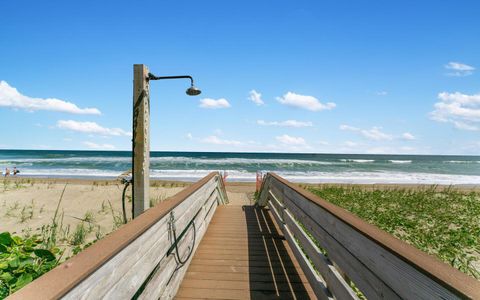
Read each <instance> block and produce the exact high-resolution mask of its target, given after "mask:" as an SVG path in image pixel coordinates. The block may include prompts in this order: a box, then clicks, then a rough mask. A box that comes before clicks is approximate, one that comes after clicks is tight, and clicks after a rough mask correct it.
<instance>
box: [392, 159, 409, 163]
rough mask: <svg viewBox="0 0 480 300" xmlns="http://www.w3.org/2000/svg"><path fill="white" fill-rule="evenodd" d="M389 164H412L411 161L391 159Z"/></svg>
mask: <svg viewBox="0 0 480 300" xmlns="http://www.w3.org/2000/svg"><path fill="white" fill-rule="evenodd" d="M389 162H391V163H392V164H411V163H412V161H411V160H395V159H391V160H389Z"/></svg>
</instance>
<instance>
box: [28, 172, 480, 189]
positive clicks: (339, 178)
mask: <svg viewBox="0 0 480 300" xmlns="http://www.w3.org/2000/svg"><path fill="white" fill-rule="evenodd" d="M213 171H217V170H213V169H198V170H155V169H153V170H151V178H153V179H165V180H179V181H196V180H198V179H200V178H202V177H204V176H206V175H208V174H209V173H210V172H213ZM226 172H227V174H228V177H227V180H228V181H234V182H235V181H240V182H253V181H255V176H256V174H255V172H248V171H243V170H226ZM120 173H121V172H118V171H113V170H100V169H25V170H22V173H21V175H22V176H35V177H82V178H116V177H117V176H118V175H120ZM264 173H265V172H264ZM276 173H277V174H278V175H280V176H282V177H284V178H286V179H287V180H290V181H293V182H304V183H357V184H442V185H450V184H452V185H456V184H474V185H478V184H479V182H480V176H477V175H451V174H433V173H412V172H410V173H408V172H319V171H313V172H295V171H278V172H276Z"/></svg>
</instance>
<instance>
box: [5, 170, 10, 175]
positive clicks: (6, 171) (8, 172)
mask: <svg viewBox="0 0 480 300" xmlns="http://www.w3.org/2000/svg"><path fill="white" fill-rule="evenodd" d="M7 176H10V169H9V168H5V177H7Z"/></svg>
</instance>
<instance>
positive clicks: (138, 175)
mask: <svg viewBox="0 0 480 300" xmlns="http://www.w3.org/2000/svg"><path fill="white" fill-rule="evenodd" d="M147 76H148V68H147V66H145V65H141V64H136V65H134V66H133V126H132V130H133V131H132V132H133V143H132V148H133V149H132V152H133V153H134V155H133V161H132V165H133V168H132V179H133V185H132V194H133V209H134V210H133V215H134V217H135V218H136V217H138V216H139V215H140V214H142V213H143V212H144V211H145V210H147V209H148V208H149V207H150V95H149V94H150V92H149V84H148V80H147Z"/></svg>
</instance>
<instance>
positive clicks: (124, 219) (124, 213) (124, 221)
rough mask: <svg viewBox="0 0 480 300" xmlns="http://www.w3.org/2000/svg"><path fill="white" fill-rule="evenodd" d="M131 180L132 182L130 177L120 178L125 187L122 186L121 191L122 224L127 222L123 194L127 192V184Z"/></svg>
mask: <svg viewBox="0 0 480 300" xmlns="http://www.w3.org/2000/svg"><path fill="white" fill-rule="evenodd" d="M131 182H132V180H131V179H125V178H122V183H123V184H124V185H125V187H124V188H123V192H122V211H123V223H124V224H127V210H126V208H125V194H126V192H127V189H128V186H129V185H130V183H131ZM132 219H133V212H132Z"/></svg>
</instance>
